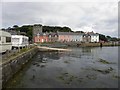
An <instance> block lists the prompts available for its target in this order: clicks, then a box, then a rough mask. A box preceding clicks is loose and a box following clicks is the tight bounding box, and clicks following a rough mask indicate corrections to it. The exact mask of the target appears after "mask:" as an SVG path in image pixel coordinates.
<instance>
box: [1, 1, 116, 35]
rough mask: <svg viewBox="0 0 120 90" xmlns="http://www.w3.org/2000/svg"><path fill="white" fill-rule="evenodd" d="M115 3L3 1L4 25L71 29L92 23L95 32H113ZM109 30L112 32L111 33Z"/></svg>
mask: <svg viewBox="0 0 120 90" xmlns="http://www.w3.org/2000/svg"><path fill="white" fill-rule="evenodd" d="M116 5H117V4H116V3H115V4H114V3H109V2H107V3H105V2H104V3H97V2H96V3H95V2H94V3H85V2H83V3H82V2H29V3H28V2H26V3H25V2H21V3H16V2H14V3H12V2H11V3H3V4H2V7H3V9H2V15H3V17H2V20H3V23H2V24H3V27H9V26H11V27H12V26H13V25H14V24H18V25H23V24H34V23H41V24H43V25H53V26H54V25H61V26H69V27H70V28H72V29H73V30H76V28H82V27H85V26H89V25H93V26H94V27H93V29H94V31H96V32H98V33H105V34H110V35H112V36H114V35H116V36H117V34H116V32H115V31H117V23H118V22H117V19H118V18H117V6H116ZM111 32H112V33H111Z"/></svg>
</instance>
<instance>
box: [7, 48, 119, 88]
mask: <svg viewBox="0 0 120 90" xmlns="http://www.w3.org/2000/svg"><path fill="white" fill-rule="evenodd" d="M71 49H72V51H71V52H38V53H37V54H36V55H35V56H34V57H33V59H32V60H31V62H29V63H28V64H27V65H26V67H25V68H24V69H23V70H22V71H21V72H19V73H18V74H17V75H16V76H15V77H14V78H13V79H12V80H11V81H10V82H9V83H8V85H7V86H6V87H11V88H117V87H118V77H117V76H118V47H103V48H100V47H94V48H71ZM100 60H104V61H106V62H109V63H105V62H100ZM107 70H108V71H107Z"/></svg>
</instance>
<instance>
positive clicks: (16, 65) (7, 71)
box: [2, 48, 38, 87]
mask: <svg viewBox="0 0 120 90" xmlns="http://www.w3.org/2000/svg"><path fill="white" fill-rule="evenodd" d="M37 51H38V49H37V48H33V49H31V50H30V51H27V52H26V53H23V54H21V55H19V56H17V57H16V58H14V59H12V60H10V61H9V62H7V63H4V64H3V65H2V86H3V87H4V85H5V84H6V82H7V81H8V80H9V79H11V78H12V77H13V75H14V74H15V73H16V72H18V71H19V70H20V69H21V68H22V66H23V65H24V64H25V63H27V62H28V61H29V60H30V59H31V58H32V57H33V55H35V54H36V53H37Z"/></svg>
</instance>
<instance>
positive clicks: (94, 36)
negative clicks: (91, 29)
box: [91, 35, 99, 42]
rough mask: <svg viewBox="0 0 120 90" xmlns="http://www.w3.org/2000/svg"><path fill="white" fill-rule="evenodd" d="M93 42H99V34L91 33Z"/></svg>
mask: <svg viewBox="0 0 120 90" xmlns="http://www.w3.org/2000/svg"><path fill="white" fill-rule="evenodd" d="M91 42H99V35H91Z"/></svg>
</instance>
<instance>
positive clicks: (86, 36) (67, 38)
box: [33, 25, 99, 43]
mask: <svg viewBox="0 0 120 90" xmlns="http://www.w3.org/2000/svg"><path fill="white" fill-rule="evenodd" d="M33 39H34V43H39V42H40V43H43V42H85V43H86V42H88V43H90V42H99V34H97V33H94V32H86V33H78V32H77V33H74V32H56V33H55V32H50V33H47V32H46V33H43V32H42V26H41V25H34V27H33Z"/></svg>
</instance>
